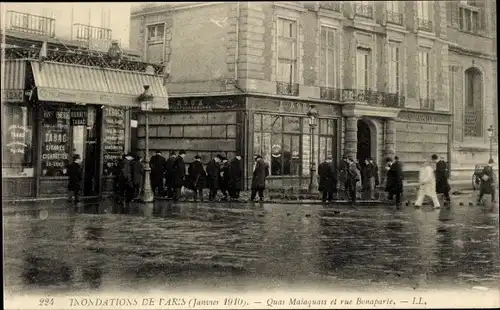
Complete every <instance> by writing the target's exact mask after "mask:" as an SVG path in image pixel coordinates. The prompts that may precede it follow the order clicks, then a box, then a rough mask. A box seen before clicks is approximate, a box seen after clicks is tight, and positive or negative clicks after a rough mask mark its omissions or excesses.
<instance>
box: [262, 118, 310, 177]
mask: <svg viewBox="0 0 500 310" xmlns="http://www.w3.org/2000/svg"><path fill="white" fill-rule="evenodd" d="M254 124H262V126H259V127H257V126H256V127H255V128H259V130H255V132H254V152H255V153H256V154H260V155H262V157H263V158H264V159H265V160H266V161H267V162H268V163H269V164H270V174H271V175H273V176H282V175H290V176H298V175H300V171H301V154H300V144H301V130H300V118H299V117H288V116H287V117H283V116H279V115H262V114H255V115H254Z"/></svg>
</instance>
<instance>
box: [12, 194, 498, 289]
mask: <svg viewBox="0 0 500 310" xmlns="http://www.w3.org/2000/svg"><path fill="white" fill-rule="evenodd" d="M42 204H43V203H42ZM42 208H43V205H42ZM70 209H72V208H68V210H64V209H63V210H56V209H53V208H45V209H44V211H39V210H38V211H19V212H15V213H14V212H11V213H8V214H5V213H4V249H5V252H4V255H5V258H4V261H5V267H4V268H5V269H4V274H5V281H6V282H5V287H6V291H7V292H11V293H17V292H23V291H26V290H30V291H40V292H56V291H57V292H65V291H66V292H76V291H83V290H98V291H107V290H118V289H120V290H132V291H142V290H149V289H165V288H169V289H172V290H173V289H174V288H175V289H178V290H189V289H193V290H196V289H205V290H206V289H214V290H215V289H217V290H220V289H228V290H229V289H230V290H241V291H242V290H249V289H253V290H267V289H274V288H280V289H286V288H294V287H295V288H305V289H307V290H311V289H313V288H315V287H318V288H327V287H328V288H329V287H332V288H342V287H343V288H347V289H349V288H355V289H356V290H363V289H364V288H366V289H370V288H378V289H383V288H398V289H406V288H407V289H417V288H420V289H425V288H433V287H446V288H448V287H452V286H453V287H462V286H463V287H467V288H471V287H473V286H482V287H486V288H490V289H491V288H498V283H499V280H500V255H499V233H498V222H499V218H498V208H495V209H494V211H491V210H486V209H485V208H484V207H478V206H474V207H470V206H458V205H453V206H452V207H451V209H446V208H443V209H441V210H433V209H432V208H431V207H423V208H422V209H415V208H413V207H406V208H404V209H403V210H395V209H394V208H393V207H389V206H386V207H384V206H378V207H376V206H362V207H349V206H334V207H325V206H320V205H310V206H308V205H271V204H264V205H260V204H228V203H226V204H209V203H205V204H194V203H191V204H190V203H183V204H179V205H172V204H171V203H169V202H166V201H164V202H157V203H156V204H155V206H154V207H150V208H147V207H143V206H139V205H135V206H133V208H132V210H130V212H128V214H117V213H114V212H113V211H112V210H111V208H110V207H109V206H106V205H104V204H101V205H86V206H85V207H80V208H79V209H78V210H70Z"/></svg>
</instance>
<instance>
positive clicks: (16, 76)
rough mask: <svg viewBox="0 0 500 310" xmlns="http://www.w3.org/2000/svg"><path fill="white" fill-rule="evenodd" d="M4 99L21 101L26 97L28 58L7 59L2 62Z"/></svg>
mask: <svg viewBox="0 0 500 310" xmlns="http://www.w3.org/2000/svg"><path fill="white" fill-rule="evenodd" d="M1 73H2V79H1V87H2V100H5V101H7V102H20V101H23V99H24V88H25V79H26V60H24V59H6V60H5V61H4V63H3V64H2V72H1Z"/></svg>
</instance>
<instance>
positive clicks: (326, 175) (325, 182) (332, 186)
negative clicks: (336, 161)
mask: <svg viewBox="0 0 500 310" xmlns="http://www.w3.org/2000/svg"><path fill="white" fill-rule="evenodd" d="M318 176H319V186H318V189H319V191H320V192H322V193H323V198H322V201H323V202H326V201H327V200H328V201H329V202H332V201H333V194H334V192H336V189H337V172H336V171H335V167H334V166H333V157H332V156H331V155H328V156H327V158H326V160H325V161H324V162H322V163H321V164H319V166H318Z"/></svg>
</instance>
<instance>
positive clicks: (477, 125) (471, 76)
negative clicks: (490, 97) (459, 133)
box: [464, 68, 483, 137]
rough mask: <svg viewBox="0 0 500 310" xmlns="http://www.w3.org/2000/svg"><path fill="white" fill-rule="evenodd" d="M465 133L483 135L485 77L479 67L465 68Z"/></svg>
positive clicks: (472, 135) (473, 135)
mask: <svg viewBox="0 0 500 310" xmlns="http://www.w3.org/2000/svg"><path fill="white" fill-rule="evenodd" d="M464 135H465V136H466V137H482V136H483V77H482V74H481V72H480V71H479V70H478V69H477V68H469V69H467V70H465V105H464Z"/></svg>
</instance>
